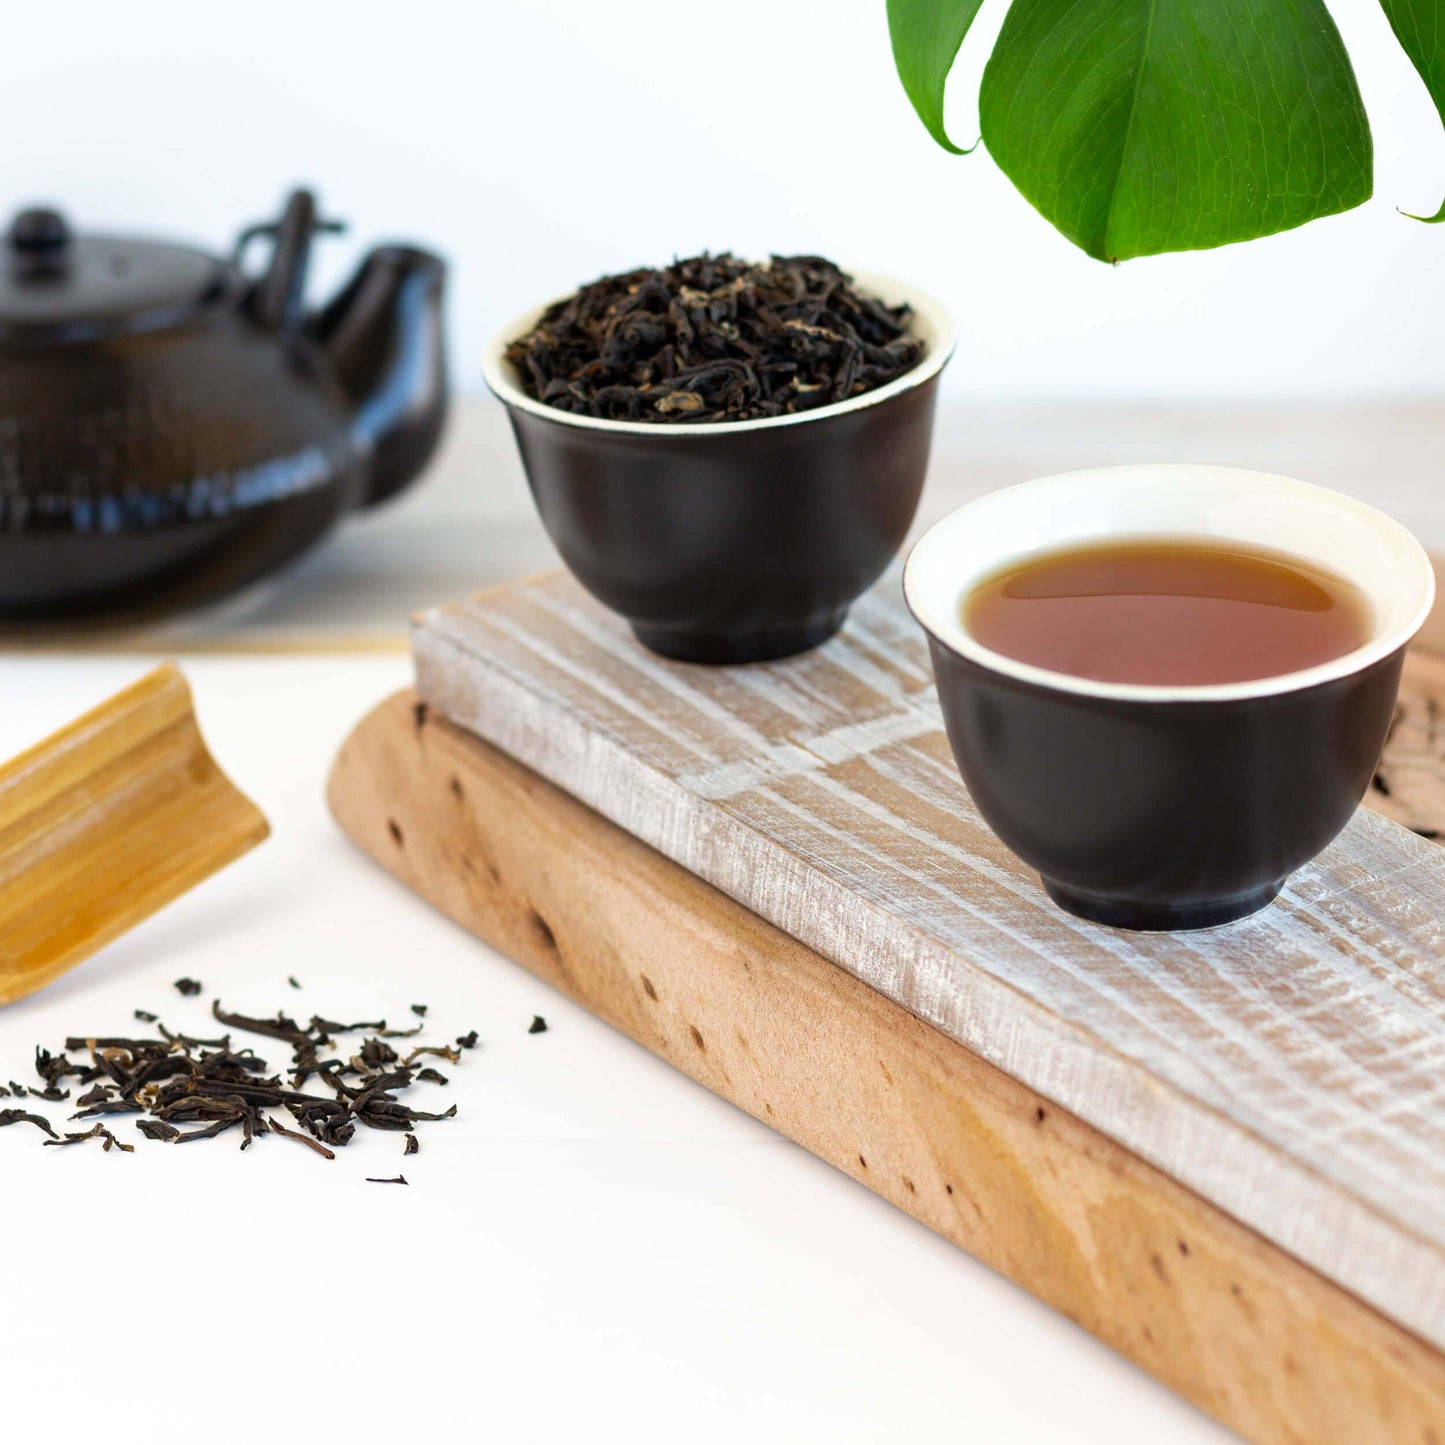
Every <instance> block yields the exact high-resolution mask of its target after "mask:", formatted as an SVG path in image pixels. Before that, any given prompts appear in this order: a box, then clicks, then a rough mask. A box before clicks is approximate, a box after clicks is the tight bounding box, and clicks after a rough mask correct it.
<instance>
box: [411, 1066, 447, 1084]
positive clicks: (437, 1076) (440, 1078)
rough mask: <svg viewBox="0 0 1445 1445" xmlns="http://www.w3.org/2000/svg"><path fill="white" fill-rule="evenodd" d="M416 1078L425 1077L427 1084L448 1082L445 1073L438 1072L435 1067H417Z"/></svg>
mask: <svg viewBox="0 0 1445 1445" xmlns="http://www.w3.org/2000/svg"><path fill="white" fill-rule="evenodd" d="M416 1076H417V1078H418V1079H425V1080H426V1081H427V1083H429V1084H449V1083H450V1082H451V1080H450V1079H448V1078H447V1076H446V1075H445V1074H441V1073H438V1072H437V1071H436V1070H435V1069H418V1070H417V1075H416Z"/></svg>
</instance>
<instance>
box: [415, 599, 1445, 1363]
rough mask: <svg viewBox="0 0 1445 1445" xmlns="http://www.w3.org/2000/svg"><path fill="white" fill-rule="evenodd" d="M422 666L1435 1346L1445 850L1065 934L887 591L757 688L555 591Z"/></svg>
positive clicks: (558, 771) (629, 820) (440, 684)
mask: <svg viewBox="0 0 1445 1445" xmlns="http://www.w3.org/2000/svg"><path fill="white" fill-rule="evenodd" d="M415 654H416V660H417V676H418V691H419V693H420V695H421V696H422V697H423V698H424V699H425V700H426V701H427V702H428V703H429V704H430V705H431V706H432V707H433V709H434V710H435V711H436V712H438V713H440V714H441V715H443V716H446V717H448V718H451V719H453V720H455V721H457V722H459V723H460V724H462V725H463V726H464V727H466V728H468V729H470V730H471V731H473V732H475V733H477V734H478V735H480V736H481V737H483V738H485V739H486V740H488V741H490V742H492V743H494V744H495V745H497V746H498V747H500V748H502V749H503V750H504V751H505V752H507V753H509V754H511V755H512V756H513V757H516V758H517V759H519V760H520V761H521V762H523V763H525V764H526V765H527V766H529V767H531V768H533V769H534V770H535V771H537V772H538V773H540V774H541V775H542V776H543V777H545V778H547V779H549V780H550V781H552V782H554V783H556V784H557V785H558V786H560V787H562V788H563V789H565V790H566V791H567V792H570V793H572V794H573V795H574V796H575V797H578V798H579V799H581V800H582V801H583V802H585V803H587V804H589V805H590V806H592V807H594V808H595V809H596V810H597V811H598V812H600V813H601V814H602V815H603V816H604V817H606V818H608V819H610V820H611V821H613V822H615V823H618V824H619V825H620V826H621V827H623V828H624V829H625V830H626V831H627V832H629V833H632V834H634V835H635V836H637V837H639V838H641V839H642V840H643V841H644V842H646V843H648V844H650V845H651V846H653V847H655V848H657V849H658V850H659V851H660V852H661V853H663V854H664V855H665V856H667V857H669V858H671V859H672V860H673V861H675V862H678V863H680V864H682V866H683V867H685V868H687V869H688V870H690V871H691V872H693V873H696V874H697V875H698V876H699V877H701V878H703V879H704V880H706V881H707V882H710V883H712V884H713V885H714V886H716V887H718V888H719V889H721V891H722V892H724V893H725V894H727V895H728V896H729V897H731V898H734V899H736V900H738V901H739V902H741V903H743V904H744V905H745V906H747V907H749V908H751V909H752V910H753V911H755V912H757V913H759V914H760V915H762V916H763V917H764V918H766V919H767V920H768V921H769V922H771V923H773V924H775V925H776V926H777V927H779V928H781V929H782V930H783V931H784V932H785V933H788V934H790V935H791V936H792V937H794V938H797V939H799V940H800V941H801V942H803V943H805V944H806V945H808V946H809V947H811V948H813V949H815V950H816V951H817V952H819V953H821V954H822V955H823V956H824V957H825V958H828V959H829V960H831V961H833V962H835V963H838V964H840V965H842V966H843V967H844V968H845V969H847V970H848V971H849V972H850V973H852V974H854V975H855V976H856V977H857V978H859V979H861V980H862V981H863V982H865V983H867V984H869V985H871V986H872V987H874V988H876V989H877V990H878V991H879V992H881V993H882V994H884V995H885V996H886V997H888V998H890V999H892V1000H893V1001H894V1002H895V1003H898V1004H900V1005H901V1006H902V1007H904V1008H906V1009H908V1010H909V1011H910V1012H911V1013H913V1014H915V1015H917V1016H918V1017H919V1018H921V1019H923V1020H924V1021H925V1022H926V1023H929V1024H932V1025H933V1026H934V1027H936V1028H938V1029H940V1030H941V1031H942V1032H943V1033H944V1034H946V1035H947V1036H948V1037H950V1038H952V1039H954V1040H956V1041H957V1042H959V1043H962V1044H964V1045H965V1046H966V1047H968V1048H969V1049H971V1050H972V1051H974V1052H975V1053H977V1054H979V1055H981V1056H982V1057H983V1058H985V1059H987V1060H988V1061H989V1062H990V1063H992V1064H994V1065H996V1066H997V1067H999V1068H1001V1069H1002V1070H1003V1071H1004V1072H1005V1073H1007V1074H1009V1075H1010V1076H1011V1077H1013V1078H1015V1079H1017V1080H1019V1081H1020V1082H1022V1083H1024V1084H1026V1085H1028V1086H1029V1087H1030V1088H1032V1089H1034V1090H1036V1091H1037V1092H1038V1093H1040V1094H1042V1095H1043V1096H1044V1097H1046V1098H1048V1099H1051V1100H1053V1101H1055V1102H1056V1103H1058V1104H1060V1105H1062V1106H1063V1107H1065V1108H1067V1109H1069V1110H1070V1111H1071V1112H1073V1113H1075V1114H1077V1115H1078V1116H1079V1117H1080V1118H1081V1119H1083V1120H1085V1121H1086V1122H1088V1123H1089V1124H1091V1125H1093V1126H1094V1127H1095V1128H1097V1129H1098V1130H1099V1131H1100V1132H1101V1133H1103V1134H1105V1135H1106V1136H1107V1137H1109V1138H1111V1139H1113V1140H1115V1141H1116V1142H1117V1143H1119V1144H1120V1145H1121V1146H1123V1147H1124V1148H1125V1149H1127V1150H1128V1151H1129V1152H1130V1153H1133V1154H1136V1155H1138V1156H1139V1157H1140V1158H1142V1159H1144V1160H1146V1161H1148V1162H1149V1163H1151V1164H1153V1165H1154V1166H1155V1167H1157V1168H1159V1169H1161V1170H1162V1171H1163V1172H1165V1173H1166V1174H1168V1175H1169V1176H1170V1177H1171V1178H1174V1179H1176V1180H1178V1181H1180V1182H1181V1183H1183V1184H1185V1185H1186V1186H1188V1187H1189V1188H1192V1189H1194V1190H1196V1191H1197V1192H1199V1193H1200V1194H1201V1195H1203V1196H1204V1197H1205V1198H1207V1199H1209V1200H1210V1201H1211V1202H1213V1203H1214V1204H1216V1205H1218V1206H1219V1207H1220V1208H1221V1209H1223V1210H1224V1211H1225V1212H1226V1213H1228V1214H1230V1215H1232V1216H1233V1217H1235V1218H1237V1219H1240V1220H1242V1221H1244V1222H1245V1223H1246V1224H1248V1225H1249V1226H1250V1227H1252V1228H1254V1229H1256V1230H1258V1231H1259V1232H1260V1233H1261V1234H1263V1235H1264V1236H1265V1237H1266V1238H1268V1239H1270V1240H1271V1241H1273V1242H1274V1243H1276V1244H1278V1245H1279V1246H1280V1247H1281V1248H1282V1249H1284V1250H1286V1251H1287V1252H1289V1253H1291V1254H1293V1255H1295V1256H1296V1257H1298V1258H1300V1259H1302V1260H1304V1261H1306V1262H1307V1263H1309V1264H1310V1265H1311V1266H1312V1267H1313V1268H1315V1269H1317V1270H1319V1271H1321V1272H1322V1273H1324V1274H1325V1275H1326V1276H1327V1277H1328V1278H1330V1279H1333V1280H1335V1281H1336V1282H1337V1283H1339V1284H1341V1285H1342V1286H1343V1287H1345V1288H1347V1289H1349V1290H1351V1291H1353V1292H1354V1293H1356V1294H1359V1295H1360V1296H1361V1297H1362V1298H1364V1299H1366V1300H1368V1301H1369V1302H1370V1303H1372V1304H1373V1305H1375V1306H1376V1307H1377V1308H1379V1309H1380V1310H1381V1311H1382V1312H1384V1313H1386V1314H1387V1315H1389V1316H1390V1317H1392V1318H1394V1319H1396V1320H1398V1321H1399V1322H1400V1323H1402V1324H1404V1325H1405V1326H1406V1327H1408V1328H1410V1329H1412V1330H1414V1331H1416V1332H1418V1333H1419V1334H1421V1335H1422V1336H1424V1337H1425V1338H1427V1339H1429V1340H1431V1341H1432V1342H1434V1343H1436V1344H1440V1343H1442V1342H1445V850H1440V849H1437V848H1436V847H1435V846H1434V845H1433V844H1430V843H1428V842H1426V841H1424V840H1423V839H1420V838H1418V837H1415V836H1413V835H1411V834H1410V833H1408V832H1407V831H1406V830H1404V829H1403V828H1400V827H1398V826H1396V825H1395V824H1393V823H1391V822H1388V821H1387V820H1385V819H1383V818H1381V817H1378V816H1373V815H1371V814H1370V813H1368V812H1365V811H1363V810H1362V811H1361V812H1360V813H1359V814H1357V815H1356V818H1355V819H1354V820H1353V822H1352V823H1351V824H1350V826H1349V827H1348V828H1347V829H1346V831H1345V833H1344V834H1343V835H1342V836H1341V837H1340V839H1339V840H1338V841H1337V842H1336V843H1335V844H1334V845H1333V846H1332V847H1331V848H1330V849H1329V850H1327V852H1326V853H1325V854H1323V855H1322V856H1321V857H1320V858H1319V859H1318V860H1316V861H1315V862H1314V863H1312V864H1311V865H1309V866H1308V867H1306V868H1304V869H1302V870H1301V871H1300V872H1299V873H1297V874H1296V875H1295V877H1294V878H1293V879H1292V880H1291V881H1290V883H1289V884H1288V886H1287V887H1286V889H1285V890H1284V892H1283V893H1282V895H1281V898H1280V900H1279V901H1278V902H1277V903H1275V904H1273V905H1271V906H1270V907H1269V908H1268V909H1266V910H1264V911H1263V912H1261V913H1259V914H1257V915H1256V916H1255V917H1253V918H1251V919H1247V920H1244V921H1242V922H1240V923H1236V924H1232V925H1229V926H1228V927H1225V928H1220V929H1216V930H1212V931H1210V932H1208V933H1196V934H1183V935H1172V936H1171V935H1139V934H1125V933H1119V932H1114V931H1111V930H1108V929H1104V928H1100V927H1098V926H1096V925H1092V924H1088V923H1084V922H1082V921H1080V920H1078V919H1075V918H1072V917H1070V916H1069V915H1067V914H1064V913H1062V912H1060V911H1059V910H1058V909H1057V908H1055V907H1053V906H1052V904H1050V903H1049V902H1048V900H1047V899H1046V897H1045V895H1044V894H1043V892H1042V890H1041V888H1040V887H1039V884H1038V881H1037V879H1036V878H1035V877H1034V876H1033V875H1032V874H1031V873H1030V872H1029V871H1028V870H1027V869H1026V868H1024V867H1023V865H1022V864H1020V863H1019V862H1018V860H1016V859H1015V858H1014V857H1013V856H1012V855H1011V854H1010V853H1009V852H1008V850H1007V849H1005V848H1004V847H1003V845H1002V844H1001V843H999V842H998V840H997V839H996V838H994V836H993V834H992V833H991V832H990V831H989V829H988V828H987V827H986V825H984V823H983V822H982V820H981V819H980V818H979V816H978V814H977V812H976V810H975V809H974V808H973V805H972V803H971V802H970V800H969V798H968V796H967V794H966V792H965V791H964V789H963V786H962V784H961V782H960V781H959V778H958V774H957V771H956V769H955V767H954V765H953V761H952V757H951V755H950V753H949V749H948V744H947V741H946V739H945V737H944V735H943V732H942V727H941V721H940V718H939V714H938V708H937V698H936V695H935V692H934V688H933V683H932V676H931V673H930V671H929V667H928V662H927V656H926V652H925V648H924V644H923V640H922V637H921V634H920V633H919V631H918V629H917V628H916V626H915V625H914V624H913V622H912V620H911V619H910V618H909V617H908V616H907V614H906V612H905V610H904V609H903V607H902V604H901V600H900V599H899V598H898V597H897V595H896V592H895V591H894V590H893V589H892V587H888V588H884V589H882V590H879V591H876V592H875V593H873V594H870V596H869V597H867V598H865V599H864V600H863V601H862V602H861V603H860V604H859V606H858V607H857V608H856V609H855V613H854V616H853V618H852V620H851V621H850V623H849V624H848V626H847V627H846V628H845V629H844V631H843V632H842V633H841V634H840V635H839V636H838V637H837V638H836V639H834V640H833V641H832V642H830V643H829V644H827V645H826V646H824V647H822V648H820V649H818V650H816V651H814V652H812V653H809V654H806V655H804V656H802V657H798V658H793V659H789V660H787V661H785V662H781V663H774V664H768V665H766V666H761V667H751V668H736V669H726V670H719V669H705V668H691V667H687V666H684V665H678V664H669V663H666V662H664V661H662V660H660V659H658V658H655V657H653V656H652V655H650V654H648V653H646V652H644V651H643V650H642V649H641V648H640V647H638V646H637V645H636V644H635V642H634V641H633V640H632V638H631V636H630V634H629V633H628V632H627V631H626V628H625V626H624V625H623V624H622V623H620V622H619V621H618V620H617V619H615V618H613V617H612V616H610V615H609V614H607V613H606V612H605V611H603V609H602V608H600V607H599V606H598V605H597V604H595V603H593V602H592V601H591V600H590V599H589V598H587V597H586V596H585V594H583V593H582V592H581V590H580V589H579V588H578V587H577V586H576V585H575V584H574V583H572V582H571V581H570V580H569V579H567V578H566V577H564V576H562V575H552V576H549V577H546V578H542V579H535V580H533V581H530V582H527V583H520V584H517V585H515V586H512V587H508V588H503V589H499V590H498V591H496V592H493V593H490V594H486V595H485V596H482V597H479V598H476V599H473V600H471V601H469V602H464V603H460V604H457V605H455V606H452V607H447V608H442V609H439V610H437V611H434V612H431V613H428V614H425V615H424V616H423V617H422V618H421V619H420V620H419V622H418V626H417V630H416V635H415Z"/></svg>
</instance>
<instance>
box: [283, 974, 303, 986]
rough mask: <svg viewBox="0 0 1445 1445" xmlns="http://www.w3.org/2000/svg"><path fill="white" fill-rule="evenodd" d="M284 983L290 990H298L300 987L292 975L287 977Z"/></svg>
mask: <svg viewBox="0 0 1445 1445" xmlns="http://www.w3.org/2000/svg"><path fill="white" fill-rule="evenodd" d="M286 982H287V983H289V984H290V985H291V987H292V988H300V987H301V985H300V984H299V983H297V982H296V979H295V976H294V975H291V976H288V977H287V979H286Z"/></svg>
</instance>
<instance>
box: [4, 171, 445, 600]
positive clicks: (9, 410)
mask: <svg viewBox="0 0 1445 1445" xmlns="http://www.w3.org/2000/svg"><path fill="white" fill-rule="evenodd" d="M336 229H339V227H338V226H337V225H335V224H334V223H332V222H327V221H321V220H318V218H317V212H316V202H315V199H314V197H313V196H312V195H311V193H310V192H308V191H297V192H295V193H294V194H293V195H292V196H291V197H290V198H289V200H288V201H287V202H286V206H285V210H284V212H283V214H282V215H281V217H280V219H279V220H278V221H275V222H273V223H271V224H268V225H263V226H253V227H251V228H250V229H249V230H246V231H244V232H243V233H242V235H241V237H240V240H239V242H238V243H237V247H236V254H235V256H234V257H233V258H232V259H231V260H229V261H227V260H224V259H222V258H220V257H215V256H210V255H207V254H206V253H205V252H203V251H199V250H192V249H190V248H188V247H185V246H181V245H173V244H170V243H167V242H161V241H152V240H142V239H129V238H121V237H114V236H98V235H84V234H81V235H77V234H75V233H73V232H72V231H71V229H70V227H69V225H68V224H67V223H66V221H65V218H64V217H63V216H61V215H60V214H58V213H57V212H55V211H52V210H28V211H24V212H22V213H21V214H20V215H18V216H16V217H15V219H14V221H13V223H12V224H11V226H10V230H9V235H8V239H0V623H16V622H30V621H36V620H46V619H50V620H57V619H67V618H72V619H73V618H81V619H92V618H96V617H100V616H105V617H108V618H123V617H133V616H136V615H146V614H150V615H153V614H155V613H158V612H166V611H172V610H175V609H177V608H180V607H185V606H191V605H194V604H196V603H199V602H202V601H207V600H210V599H213V598H216V597H219V596H221V595H223V594H225V593H228V592H232V591H235V590H236V589H237V588H239V587H242V586H244V585H245V584H247V583H249V582H251V581H254V580H255V579H256V578H258V577H260V576H262V575H264V574H265V573H268V572H270V571H272V570H273V569H275V568H276V567H279V566H281V565H282V564H284V563H286V562H288V561H290V560H291V559H292V558H294V557H296V556H297V555H298V554H300V553H301V552H303V551H304V550H305V549H306V548H308V547H310V546H311V545H312V544H313V543H314V542H315V541H316V540H317V539H318V538H319V537H320V536H321V535H322V534H323V533H324V532H326V531H327V530H328V529H329V528H330V527H331V526H332V525H333V524H334V523H335V522H336V521H337V520H338V519H339V518H340V517H341V516H343V515H344V514H345V513H346V512H349V511H351V510H352V509H354V508H357V507H369V506H372V505H374V504H375V503H377V502H380V501H384V500H385V499H386V498H388V497H391V496H394V495H395V494H396V493H397V492H399V491H400V490H401V489H402V488H403V487H405V486H406V485H407V484H408V483H409V482H411V481H412V479H413V478H414V477H415V476H416V475H417V473H418V472H419V471H420V470H421V469H422V467H423V466H424V465H425V463H426V461H427V459H428V458H429V457H430V456H431V454H432V451H433V450H434V449H435V447H436V444H437V441H438V439H439V437H440V435H441V430H442V423H443V420H444V417H445V413H446V403H447V382H446V363H445V357H444V348H443V335H442V305H441V303H442V283H443V277H444V266H443V263H442V261H441V260H440V259H439V258H438V257H436V256H434V255H431V254H430V253H429V252H426V251H422V250H418V249H416V248H414V247H410V246H401V245H388V246H381V247H379V248H377V249H376V250H374V251H372V252H371V253H370V254H369V255H368V256H367V257H366V258H365V259H364V260H363V261H362V263H361V265H360V268H359V269H358V270H357V272H356V274H355V276H354V277H353V278H352V279H351V281H350V282H349V283H348V284H347V285H346V286H344V287H343V288H342V290H341V291H340V293H339V294H337V295H336V296H335V297H333V298H332V299H331V300H330V301H329V302H327V303H326V304H325V305H324V306H322V307H321V309H320V310H317V311H314V312H308V311H307V310H306V306H305V295H304V293H305V283H306V267H307V258H308V255H309V253H310V249H311V243H312V240H313V238H314V237H315V236H316V234H317V233H318V232H324V231H332V230H336ZM263 242H264V243H269V245H270V247H271V254H270V260H269V265H267V266H266V268H265V270H264V271H263V272H262V273H261V274H260V275H259V276H256V277H252V276H250V275H249V274H248V273H247V272H246V270H245V269H243V263H244V261H245V259H246V256H247V254H248V253H249V252H250V251H251V250H252V248H253V246H254V245H255V244H256V243H263Z"/></svg>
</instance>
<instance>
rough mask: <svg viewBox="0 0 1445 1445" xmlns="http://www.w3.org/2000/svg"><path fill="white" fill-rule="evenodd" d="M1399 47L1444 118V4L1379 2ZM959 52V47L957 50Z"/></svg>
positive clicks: (1439, 216) (1434, 0) (1444, 213)
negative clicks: (1408, 58) (1417, 73)
mask: <svg viewBox="0 0 1445 1445" xmlns="http://www.w3.org/2000/svg"><path fill="white" fill-rule="evenodd" d="M1380 7H1381V9H1383V10H1384V12H1385V15H1386V17H1387V18H1388V20H1389V22H1390V28H1391V29H1392V30H1393V31H1394V32H1395V38H1396V39H1397V40H1398V41H1399V42H1400V47H1401V49H1402V50H1404V52H1405V54H1406V55H1408V56H1409V57H1410V63H1411V64H1412V65H1413V66H1414V67H1415V69H1416V70H1418V71H1419V72H1420V79H1421V80H1423V81H1424V82H1425V88H1426V90H1428V91H1429V92H1430V99H1431V100H1433V101H1434V102H1435V109H1436V110H1437V111H1439V112H1440V114H1441V116H1442V117H1445V3H1441V0H1380ZM955 49H957V47H955ZM1411 219H1412V220H1416V221H1445V203H1442V204H1441V206H1440V209H1439V210H1438V211H1436V212H1435V214H1434V215H1433V216H1413V217H1411Z"/></svg>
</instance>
